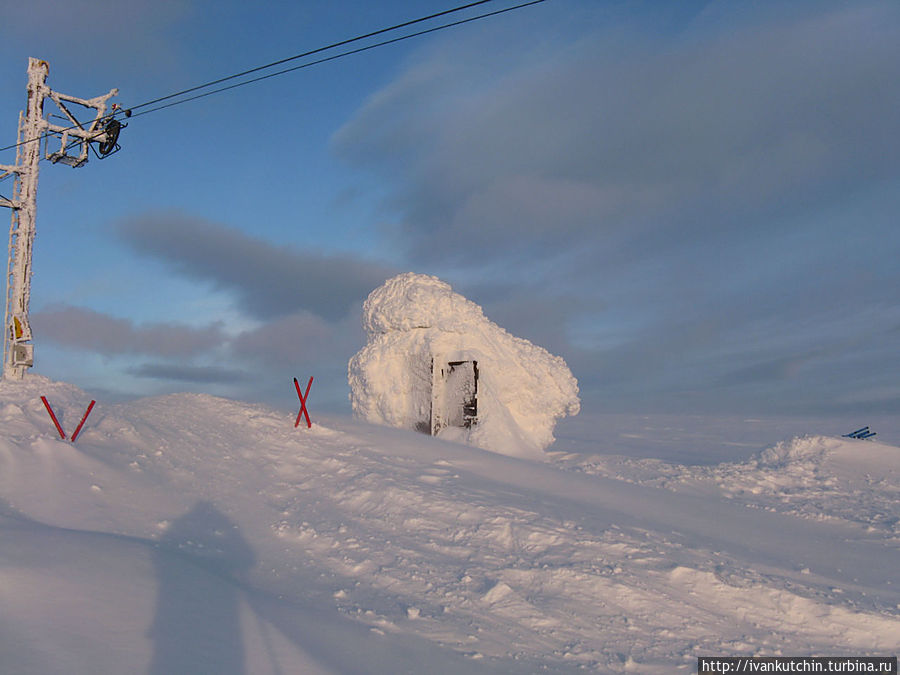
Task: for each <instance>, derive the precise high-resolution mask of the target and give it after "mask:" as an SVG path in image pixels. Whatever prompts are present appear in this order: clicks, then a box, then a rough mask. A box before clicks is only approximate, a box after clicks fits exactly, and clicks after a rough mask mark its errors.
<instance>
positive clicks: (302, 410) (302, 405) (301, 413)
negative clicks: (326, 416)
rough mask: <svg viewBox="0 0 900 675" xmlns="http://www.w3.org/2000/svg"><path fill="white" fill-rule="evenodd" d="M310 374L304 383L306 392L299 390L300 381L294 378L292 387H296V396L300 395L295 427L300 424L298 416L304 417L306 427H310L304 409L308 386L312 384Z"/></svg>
mask: <svg viewBox="0 0 900 675" xmlns="http://www.w3.org/2000/svg"><path fill="white" fill-rule="evenodd" d="M312 381H313V379H312V376H310V378H309V382H308V383H307V385H306V393H305V394H303V393H301V392H300V383H299V382H297V378H296V377H295V378H294V387H296V389H297V396H299V397H300V412H298V413H297V421H296V422H294V428H295V429H296V428H297V427H298V426H300V418H301V417H305V418H306V428H307V429H311V428H312V422H310V421H309V412H308V411H307V410H306V402H307V401H308V400H309V388H310V387H311V386H312Z"/></svg>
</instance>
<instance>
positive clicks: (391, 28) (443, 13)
mask: <svg viewBox="0 0 900 675" xmlns="http://www.w3.org/2000/svg"><path fill="white" fill-rule="evenodd" d="M544 1H545V0H531V1H530V2H524V3H521V4H519V5H515V6H513V7H507V8H504V9H501V10H496V11H493V12H487V13H485V14H480V15H477V16H473V17H469V18H467V19H463V20H460V21H454V22H452V23H448V24H443V25H441V26H436V27H433V28H430V29H428V30H423V31H418V32H415V33H411V34H408V35H404V36H401V37H398V38H394V39H391V40H384V41H382V42H379V43H375V44H372V45H367V46H366V47H361V48H359V49H353V50H349V51H346V52H342V53H340V54H336V55H332V56H330V57H326V58H322V59H318V60H316V61H312V62H308V63H304V64H301V65H299V66H294V67H293V68H286V69H283V70H280V71H277V72H275V73H269V74H267V75H263V76H261V77H256V78H252V79H249V80H243V81H241V82H239V83H236V84H233V85H229V86H227V87H220V88H218V89H215V90H212V91H208V92H204V93H202V94H197V95H195V96H189V97H187V98H181V99H178V100H177V101H173V102H171V103H168V104H165V105H160V106H157V107H155V108H151V109H150V110H145V111H143V112H139V113H136V114H133V115H132V114H131V111H134V110H137V109H140V108H145V107H147V106H151V105H154V104H156V103H161V102H163V101H168V100H170V99H173V98H177V97H179V96H184V95H185V94H189V93H192V92H195V91H200V90H202V89H206V88H208V87H212V86H215V85H217V84H221V83H223V82H228V81H230V80H234V79H237V78H240V77H245V76H246V75H251V74H253V73H257V72H260V71H263V70H266V69H268V68H273V67H275V66H278V65H282V64H284V63H289V62H291V61H296V60H298V59H301V58H306V57H309V56H313V55H315V54H320V53H322V52H325V51H328V50H330V49H336V48H338V47H341V46H345V45H348V44H352V43H354V42H358V41H360V40H365V39H368V38H372V37H375V36H377V35H383V34H385V33H389V32H392V31H396V30H400V29H402V28H408V27H409V26H413V25H416V24H419V23H423V22H425V21H431V20H433V19H436V18H439V17H442V16H447V15H449V14H453V13H455V12H460V11H463V10H466V9H471V8H472V7H477V6H479V5H484V4H487V3H489V2H494V0H476V1H475V2H469V3H467V4H464V5H460V6H458V7H453V8H451V9H446V10H443V11H441V12H437V13H434V14H429V15H428V16H423V17H420V18H418V19H412V20H410V21H404V22H403V23H399V24H396V25H393V26H389V27H387V28H382V29H379V30H376V31H372V32H370V33H366V34H365V35H358V36H356V37H353V38H348V39H346V40H341V41H339V42H335V43H332V44H330V45H326V46H324V47H318V48H317V49H312V50H309V51H307V52H303V53H302V54H296V55H294V56H290V57H287V58H284V59H279V60H278V61H273V62H272V63H267V64H265V65H262V66H257V67H255V68H251V69H249V70H245V71H242V72H240V73H234V74H233V75H228V76H226V77H220V78H218V79H216V80H212V81H210V82H206V83H204V84H199V85H196V86H194V87H190V88H188V89H183V90H181V91H178V92H175V93H172V94H167V95H166V96H161V97H159V98H155V99H152V100H150V101H145V102H143V103H140V104H138V105H135V106H130V107H129V108H128V109H127V111H126V110H125V109H122V108H120V109H119V110H115V111H113V112H112V113H111V114H110V115H109V117H116V116H119V115H128V116H135V117H136V116H140V115H146V114H149V113H151V112H155V111H157V110H162V109H165V108H171V107H173V106H176V105H180V104H182V103H187V102H188V101H193V100H196V99H198V98H203V97H205V96H211V95H212V94H217V93H220V92H223V91H228V90H230V89H235V88H237V87H242V86H244V85H246V84H251V83H253V82H259V81H260V80H265V79H268V78H270V77H275V76H277V75H283V74H285V73H289V72H292V71H294V70H300V69H301V68H308V67H310V66H313V65H317V64H319V63H325V62H327V61H333V60H335V59H337V58H341V57H344V56H350V55H351V54H357V53H360V52H364V51H368V50H370V49H374V48H375V47H382V46H384V45H388V44H392V43H394V42H400V41H402V40H408V39H410V38H414V37H418V36H421V35H426V34H428V33H433V32H436V31H439V30H444V29H447V28H452V27H453V26H459V25H462V24H465V23H470V22H472V21H477V20H479V19H485V18H488V17H491V16H496V15H497V14H503V13H506V12H509V11H512V10H516V9H521V8H523V7H527V6H529V5H535V4H539V3H541V2H544ZM76 128H78V127H77V125H73V126H71V127H69V128H68V129H63V130H61V131H53V132H49V131H48V132H46V133H44V134H41V135H40V136H38V137H37V138H29V139H26V140H24V141H20V142H18V143H15V144H13V145H8V146H6V147H2V148H0V152H3V151H6V150H12V149H14V148H18V147H20V146H22V145H26V144H28V143H34V142H40V141H42V140H43V139H44V138H46V137H49V136H51V135H53V134H57V133H61V132H64V131H68V130H71V129H76ZM98 133H99V132H98Z"/></svg>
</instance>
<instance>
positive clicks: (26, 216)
mask: <svg viewBox="0 0 900 675" xmlns="http://www.w3.org/2000/svg"><path fill="white" fill-rule="evenodd" d="M49 72H50V66H49V65H48V64H47V62H46V61H41V60H40V59H34V58H31V59H28V100H27V106H26V109H25V111H24V112H22V113H19V137H18V145H17V146H16V163H15V165H14V166H5V165H2V164H0V179H3V178H6V177H7V176H10V175H13V176H14V177H15V187H14V188H13V196H12V198H11V199H9V198H6V197H3V196H2V195H0V206H5V207H7V208H9V209H11V211H12V221H11V223H10V227H9V258H8V260H7V266H6V311H5V314H4V322H3V325H4V338H3V379H9V380H21V379H22V378H23V377H24V376H25V370H26V368H30V367H31V366H32V365H34V345H33V344H32V334H31V324H30V323H29V321H28V305H29V300H30V296H31V272H32V270H31V252H32V248H33V246H34V226H35V211H36V206H37V184H38V169H39V166H40V161H41V159H49V160H50V161H51V162H53V163H54V164H55V163H57V162H59V163H62V164H67V165H69V166H71V167H79V166H83V165H84V164H86V163H87V161H88V147H89V146H90V144H91V143H92V142H93V143H97V144H98V148H95V149H94V150H95V152H96V154H97V156H98V157H100V158H103V157H105V156H107V155H109V154H112V153H113V152H115V151H116V150H118V149H119V146H118V144H117V139H118V135H119V131H120V130H121V128H122V127H123V126H125V125H124V124H122V123H121V122H119V121H118V120H116V119H115V117H114V113H115V112H116V106H115V105H113V114H110V115H107V114H106V104H107V102H108V101H109V99H110V98H112V97H113V96H115V95H116V94H118V93H119V90H118V89H112V90H111V91H110V92H109V93H108V94H104V95H103V96H97V97H95V98H91V99H82V98H77V97H75V96H68V95H66V94H60V93H59V92H55V91H53V90H52V89H50V87H48V86H47V84H46V80H47V75H48V73H49ZM48 98H49V99H50V100H51V101H52V102H53V103H55V104H56V106H57V107H58V108H59V110H60V111H61V112H62V114H63V115H64V119H65V120H66V122H67V124H66V125H65V126H61V125H56V124H52V123H50V122H49V121H48V120H46V119H45V118H44V102H45V100H46V99H48ZM73 103H74V104H77V105H79V106H82V107H84V108H88V109H91V110H93V111H94V119H93V120H92V121H91V122H84V123H82V122H80V121H79V120H78V119H77V118H76V117H75V116H74V115H73V114H72V112H71V111H70V110H69V107H67V104H73ZM127 113H128V111H126V115H127ZM50 139H54V140H56V139H59V140H60V141H61V144H60V146H59V150H56V151H54V152H50V149H49V144H50ZM42 145H43V148H44V157H42V156H41V148H42ZM73 148H74V149H76V150H77V154H69V150H70V149H73Z"/></svg>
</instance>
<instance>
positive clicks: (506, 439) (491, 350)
mask: <svg viewBox="0 0 900 675" xmlns="http://www.w3.org/2000/svg"><path fill="white" fill-rule="evenodd" d="M363 326H364V328H365V330H366V332H367V334H368V342H367V344H366V345H365V347H363V348H362V349H361V350H360V351H359V352H358V353H357V354H356V355H355V356H353V358H351V359H350V363H349V366H348V378H349V382H350V401H351V403H352V405H353V411H354V413H355V414H356V415H357V416H358V417H360V418H362V419H365V420H367V421H370V422H375V423H379V424H387V425H390V426H395V427H400V428H405V429H415V430H418V431H422V432H425V433H430V434H432V435H435V436H439V437H442V438H446V439H449V440H456V441H460V442H464V443H469V444H470V445H475V446H478V447H481V448H485V449H487V450H493V451H496V452H500V453H503V454H507V455H515V456H525V457H538V456H540V454H541V450H543V449H544V448H546V447H547V446H548V445H550V444H551V443H552V442H553V428H554V426H555V425H556V421H557V420H558V419H559V418H561V417H564V416H566V415H575V414H577V413H578V410H579V407H580V403H579V399H578V383H577V381H576V380H575V378H574V377H573V376H572V373H571V371H570V370H569V368H568V366H567V365H566V363H565V361H563V359H562V358H560V357H558V356H553V355H552V354H549V353H548V352H547V351H546V350H545V349H543V348H541V347H538V346H536V345H534V344H532V343H530V342H528V341H527V340H523V339H522V338H517V337H514V336H512V335H510V334H509V333H507V332H506V331H505V330H503V329H502V328H501V327H500V326H498V325H497V324H495V323H493V322H492V321H490V320H488V319H487V318H486V317H485V316H484V312H483V311H482V309H481V307H479V306H478V305H476V304H475V303H473V302H471V301H469V300H467V299H466V298H464V297H463V296H461V295H459V294H458V293H455V292H454V291H453V290H452V289H451V288H450V286H449V285H448V284H446V283H445V282H443V281H441V280H440V279H437V278H436V277H431V276H427V275H423V274H413V273H407V274H401V275H399V276H397V277H394V278H393V279H389V280H388V281H387V282H385V283H384V284H383V285H382V286H380V287H379V288H377V289H375V290H374V291H372V293H371V294H370V295H369V297H368V299H367V300H366V302H365V304H364V306H363Z"/></svg>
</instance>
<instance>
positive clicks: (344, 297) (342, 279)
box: [117, 213, 393, 321]
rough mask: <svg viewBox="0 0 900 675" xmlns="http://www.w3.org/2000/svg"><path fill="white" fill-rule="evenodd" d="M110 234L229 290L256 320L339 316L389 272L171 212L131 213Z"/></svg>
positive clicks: (182, 271) (187, 274) (181, 271)
mask: <svg viewBox="0 0 900 675" xmlns="http://www.w3.org/2000/svg"><path fill="white" fill-rule="evenodd" d="M117 232H118V234H119V235H120V236H121V238H122V239H123V241H125V242H126V243H127V244H128V245H129V246H130V247H131V248H132V249H133V250H135V251H136V252H138V253H141V254H145V255H149V256H152V257H154V258H156V259H158V260H160V261H162V262H164V263H166V264H168V265H171V266H172V267H173V268H174V269H175V270H176V271H177V272H178V273H179V274H182V275H184V276H185V277H188V278H191V279H196V280H200V281H206V282H209V283H211V284H212V285H213V286H215V287H216V288H218V289H223V290H226V291H229V292H231V293H233V294H234V297H235V300H236V302H237V304H238V305H239V306H240V308H241V309H242V310H243V311H244V312H246V313H247V314H248V315H249V316H252V317H255V318H257V319H262V320H271V319H274V318H277V317H283V316H287V315H290V314H293V313H296V312H301V311H307V312H311V313H313V314H315V315H317V316H320V317H323V318H325V319H328V320H332V321H334V320H338V319H341V318H343V317H344V316H346V315H347V313H348V312H349V311H350V310H351V309H352V308H353V307H354V306H356V305H357V304H359V303H361V302H362V301H363V300H364V299H365V298H366V296H367V295H368V294H369V292H370V291H371V290H372V289H373V288H375V287H376V286H378V285H380V284H381V283H382V282H383V281H384V280H385V279H387V278H388V277H390V276H391V275H392V274H393V272H392V270H391V269H390V268H388V267H387V266H384V265H379V264H376V263H372V262H369V261H366V260H363V259H362V258H357V257H352V256H349V255H343V256H340V255H321V254H316V253H306V252H302V251H300V250H297V249H295V248H292V247H291V246H285V245H275V244H270V243H267V242H265V241H263V240H261V239H257V238H254V237H251V236H248V235H247V234H245V233H243V232H240V231H238V230H235V229H232V228H229V227H226V226H224V225H220V224H218V223H213V222H210V221H207V220H203V219H199V218H192V217H189V216H185V215H181V214H176V213H164V214H152V215H144V216H141V217H136V218H133V219H130V220H128V221H124V222H121V223H119V224H118V226H117Z"/></svg>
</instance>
